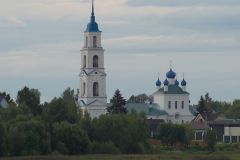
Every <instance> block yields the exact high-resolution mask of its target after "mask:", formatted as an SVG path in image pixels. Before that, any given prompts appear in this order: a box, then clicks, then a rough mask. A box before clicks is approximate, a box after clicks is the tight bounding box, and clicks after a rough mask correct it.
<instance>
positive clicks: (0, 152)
mask: <svg viewBox="0 0 240 160" xmlns="http://www.w3.org/2000/svg"><path fill="white" fill-rule="evenodd" d="M6 143H7V137H6V128H5V126H4V124H3V123H2V122H1V121H0V157H1V156H4V155H6V152H7V150H6V147H7V145H6Z"/></svg>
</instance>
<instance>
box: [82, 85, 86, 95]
mask: <svg viewBox="0 0 240 160" xmlns="http://www.w3.org/2000/svg"><path fill="white" fill-rule="evenodd" d="M85 92H86V83H85V82H83V92H82V96H85Z"/></svg>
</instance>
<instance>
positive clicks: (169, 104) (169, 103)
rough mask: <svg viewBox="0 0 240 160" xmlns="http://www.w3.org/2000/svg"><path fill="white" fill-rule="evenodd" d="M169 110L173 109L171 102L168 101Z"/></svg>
mask: <svg viewBox="0 0 240 160" xmlns="http://www.w3.org/2000/svg"><path fill="white" fill-rule="evenodd" d="M168 109H171V101H168Z"/></svg>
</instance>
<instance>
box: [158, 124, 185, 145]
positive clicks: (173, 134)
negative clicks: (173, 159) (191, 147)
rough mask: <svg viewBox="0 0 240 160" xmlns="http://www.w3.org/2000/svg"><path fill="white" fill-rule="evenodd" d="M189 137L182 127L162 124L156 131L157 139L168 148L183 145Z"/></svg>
mask: <svg viewBox="0 0 240 160" xmlns="http://www.w3.org/2000/svg"><path fill="white" fill-rule="evenodd" d="M187 136H189V135H187V133H186V129H185V127H184V126H183V125H178V124H172V123H163V124H161V125H160V127H159V129H158V138H159V139H160V140H161V142H162V143H163V144H165V145H168V146H172V147H173V146H174V145H176V144H177V143H180V144H184V143H186V142H187V140H186V138H189V137H187Z"/></svg>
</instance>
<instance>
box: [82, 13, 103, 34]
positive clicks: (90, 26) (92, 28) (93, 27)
mask: <svg viewBox="0 0 240 160" xmlns="http://www.w3.org/2000/svg"><path fill="white" fill-rule="evenodd" d="M85 32H101V31H100V30H99V29H98V24H97V23H96V22H95V16H94V15H92V16H91V21H90V22H89V23H88V25H87V29H86V31H85Z"/></svg>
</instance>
